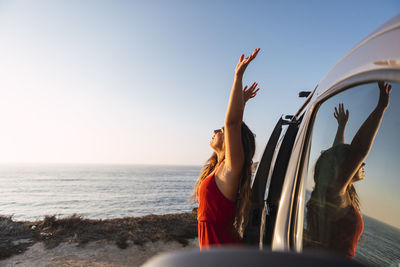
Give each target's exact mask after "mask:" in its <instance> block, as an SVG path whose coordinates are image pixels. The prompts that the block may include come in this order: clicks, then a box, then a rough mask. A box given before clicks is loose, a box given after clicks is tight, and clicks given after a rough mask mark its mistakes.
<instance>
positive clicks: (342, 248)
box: [328, 206, 364, 259]
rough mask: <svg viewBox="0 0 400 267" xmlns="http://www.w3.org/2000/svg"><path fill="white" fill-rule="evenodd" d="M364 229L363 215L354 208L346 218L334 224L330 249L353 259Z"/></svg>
mask: <svg viewBox="0 0 400 267" xmlns="http://www.w3.org/2000/svg"><path fill="white" fill-rule="evenodd" d="M363 229H364V223H363V219H362V217H361V214H360V213H359V212H358V210H357V209H356V208H355V207H354V206H352V207H351V208H350V209H349V212H347V214H346V215H345V216H343V217H342V218H339V219H338V220H336V221H334V222H333V223H332V225H331V229H330V231H331V232H330V236H331V239H330V242H329V245H328V246H329V249H330V250H332V251H334V252H336V253H338V254H340V255H343V256H345V257H346V258H348V259H352V258H353V257H354V256H355V254H356V248H357V244H358V240H359V239H360V236H361V234H362V232H363Z"/></svg>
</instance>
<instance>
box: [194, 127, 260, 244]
mask: <svg viewBox="0 0 400 267" xmlns="http://www.w3.org/2000/svg"><path fill="white" fill-rule="evenodd" d="M241 136H242V146H243V151H244V165H243V170H242V174H241V178H240V183H239V190H238V195H237V198H236V201H235V211H236V212H235V218H234V221H233V227H234V229H235V231H236V232H237V233H238V234H239V235H240V236H243V231H244V229H245V227H246V225H247V223H248V217H249V212H250V208H251V187H250V182H251V167H252V165H253V156H254V153H255V149H256V144H255V137H254V134H253V132H252V131H251V130H250V129H249V127H248V126H247V125H246V124H245V123H244V122H242V127H241ZM224 159H225V156H223V158H222V159H221V161H223V160H224ZM219 163H220V162H218V158H217V154H216V153H215V152H214V153H213V154H212V155H211V157H210V158H209V159H208V160H207V161H206V163H205V164H204V166H203V168H202V170H201V173H200V176H199V178H198V179H197V182H196V184H195V185H194V189H193V195H192V197H191V199H192V200H195V201H196V200H197V196H198V191H199V188H200V185H201V183H202V182H203V181H204V179H205V178H207V177H208V176H209V175H210V174H211V173H212V172H213V171H214V170H215V168H216V167H217V165H218V164H219Z"/></svg>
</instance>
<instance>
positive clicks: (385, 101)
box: [304, 82, 391, 259]
mask: <svg viewBox="0 0 400 267" xmlns="http://www.w3.org/2000/svg"><path fill="white" fill-rule="evenodd" d="M378 86H379V91H380V94H379V101H378V104H377V106H376V108H375V109H374V110H373V111H372V113H371V114H370V115H369V116H368V118H367V119H366V120H365V121H364V123H363V124H362V126H361V127H360V129H359V130H358V131H357V133H356V135H355V136H354V138H353V140H352V142H351V144H345V142H344V131H345V127H346V124H347V121H348V118H349V112H348V111H347V110H346V112H345V111H344V107H343V104H339V107H338V108H336V107H335V112H334V116H335V118H336V120H337V122H338V129H337V132H336V136H335V140H334V142H333V146H332V147H331V148H329V149H328V150H326V151H324V152H322V154H321V156H320V157H319V158H318V160H317V162H316V164H315V170H314V182H315V187H314V190H313V192H312V194H311V198H310V200H309V201H308V203H307V229H306V231H305V236H304V237H305V241H304V247H305V248H312V249H325V250H329V251H331V252H334V253H336V254H340V255H342V256H345V257H347V258H350V259H351V258H352V257H354V255H355V250H356V247H357V243H358V239H359V237H360V235H361V233H362V230H363V220H362V217H361V215H360V205H359V200H358V195H357V192H356V190H355V188H354V185H353V184H354V183H355V182H357V181H360V180H363V179H364V168H363V167H364V165H365V164H364V163H363V161H364V160H365V158H366V157H367V155H368V153H369V151H370V149H371V147H372V144H373V141H374V138H375V136H376V133H377V132H378V129H379V126H380V124H381V121H382V118H383V114H384V112H385V110H386V108H387V107H388V105H389V93H390V90H391V85H389V84H387V83H384V82H378Z"/></svg>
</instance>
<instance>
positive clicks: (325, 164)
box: [305, 144, 360, 247]
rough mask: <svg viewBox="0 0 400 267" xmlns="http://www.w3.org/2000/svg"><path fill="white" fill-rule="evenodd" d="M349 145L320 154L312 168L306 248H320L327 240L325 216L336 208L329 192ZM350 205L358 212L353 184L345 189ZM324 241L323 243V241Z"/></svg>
mask: <svg viewBox="0 0 400 267" xmlns="http://www.w3.org/2000/svg"><path fill="white" fill-rule="evenodd" d="M349 152H350V145H348V144H340V145H337V146H334V147H331V148H329V149H328V150H325V151H323V152H322V153H321V155H320V157H319V158H318V160H317V162H316V163H315V168H314V183H315V186H314V190H313V191H312V193H311V197H310V200H309V201H308V202H307V205H306V207H307V215H306V220H307V228H306V231H305V241H306V245H307V246H315V245H316V246H317V247H321V246H324V244H325V241H326V240H325V239H326V238H327V231H328V230H327V229H326V227H327V225H326V223H327V216H328V215H329V214H332V213H331V212H332V209H336V208H337V206H336V205H335V204H334V203H332V202H331V199H329V191H330V190H332V186H334V184H335V181H334V179H337V178H338V176H339V175H340V173H339V172H340V168H341V166H342V164H343V162H344V161H345V160H346V156H347V155H349ZM346 193H347V194H348V195H349V197H350V200H351V203H352V205H353V206H354V207H355V208H356V209H357V210H358V211H360V201H359V198H358V194H357V191H356V189H355V187H354V185H353V184H350V185H348V186H347V188H346ZM324 240H325V241H324Z"/></svg>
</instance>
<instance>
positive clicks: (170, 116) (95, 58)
mask: <svg viewBox="0 0 400 267" xmlns="http://www.w3.org/2000/svg"><path fill="white" fill-rule="evenodd" d="M399 11H400V2H399V1H389V0H388V1H246V2H245V1H183V0H182V1H173V0H171V1H161V0H160V1H153V0H150V1H61V0H60V1H50V0H49V1H42V0H38V1H1V0H0V58H1V64H0V90H1V97H0V123H1V125H2V127H1V135H0V136H1V138H0V163H108V164H173V165H202V164H203V163H204V162H205V160H206V159H207V158H208V157H209V156H210V154H211V153H212V150H211V148H210V147H209V141H210V139H211V137H212V134H213V130H214V129H216V128H219V127H221V126H222V125H223V122H224V116H225V112H226V108H227V103H228V97H229V92H230V89H231V85H232V82H233V74H234V68H235V65H236V63H237V61H238V58H239V56H240V55H241V54H242V53H244V54H245V55H248V54H249V53H251V51H252V50H253V49H254V48H257V47H260V48H261V51H260V53H259V55H258V56H257V58H256V59H255V60H254V61H253V62H252V63H251V65H250V66H249V67H248V69H247V71H246V73H245V77H244V83H245V84H250V83H252V82H253V81H257V82H258V83H259V87H260V88H261V89H260V91H259V94H258V95H257V97H256V98H255V99H252V100H251V102H249V103H248V104H247V106H246V110H245V114H244V121H245V122H246V123H247V124H248V125H249V127H250V129H252V130H253V132H254V133H255V134H256V140H257V152H256V157H255V161H257V159H258V158H259V157H260V156H261V153H262V151H263V149H264V147H265V144H266V142H267V140H268V138H269V135H270V133H271V132H272V129H273V127H274V125H275V123H276V121H277V120H278V119H279V118H280V116H282V115H288V114H293V113H295V112H296V110H297V109H298V108H299V107H300V105H301V104H302V102H303V101H304V99H301V98H298V96H297V94H298V92H299V91H302V90H312V89H313V88H314V87H315V86H316V85H317V83H318V82H319V81H320V80H321V79H322V78H323V76H324V75H325V74H326V73H327V72H328V71H329V70H330V69H331V68H332V67H333V66H334V64H335V63H336V62H337V61H338V60H339V59H340V58H341V57H342V56H344V55H345V54H346V53H347V51H349V50H350V49H351V48H352V47H354V46H355V45H356V44H357V43H358V42H360V41H361V40H362V39H363V38H364V37H366V36H367V35H368V34H369V33H371V32H372V31H373V30H375V29H376V28H378V27H379V26H380V25H382V24H383V23H384V22H385V21H387V20H389V19H390V18H392V17H393V16H395V15H396V14H397V13H399Z"/></svg>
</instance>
